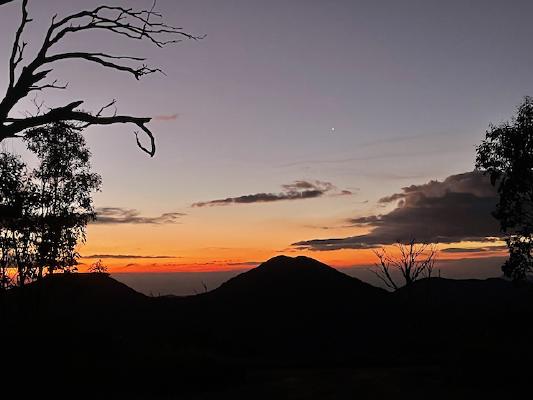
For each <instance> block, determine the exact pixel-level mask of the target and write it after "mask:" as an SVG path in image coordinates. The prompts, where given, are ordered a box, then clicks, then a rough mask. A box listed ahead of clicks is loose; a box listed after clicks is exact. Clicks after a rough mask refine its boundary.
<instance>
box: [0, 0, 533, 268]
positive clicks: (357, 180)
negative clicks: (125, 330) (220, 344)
mask: <svg viewBox="0 0 533 400" xmlns="http://www.w3.org/2000/svg"><path fill="white" fill-rule="evenodd" d="M100 3H101V1H92V0H84V1H81V0H74V1H65V0H46V1H36V0H33V1H31V0H30V6H29V11H30V16H31V17H32V18H33V19H34V22H32V23H31V25H30V28H29V29H28V32H27V36H26V39H27V41H28V42H29V43H30V45H29V48H28V51H27V54H28V57H29V54H31V50H32V49H34V47H32V45H35V43H38V42H39V41H40V38H41V37H42V33H43V30H44V29H46V26H47V24H48V22H49V20H50V18H51V15H53V14H55V13H58V14H60V15H64V14H65V13H69V12H73V11H78V10H80V9H83V8H91V7H93V6H97V5H100ZM111 3H113V4H123V5H128V6H133V7H141V8H146V7H148V8H149V7H150V5H151V1H149V0H135V1H128V2H124V1H122V2H121V1H112V2H111ZM111 3H110V4H111ZM158 8H159V9H160V11H161V12H163V14H164V15H165V20H166V21H167V22H168V23H170V24H173V25H177V26H181V27H183V28H184V29H185V30H186V31H188V32H190V33H194V34H198V35H204V34H205V35H207V36H206V37H205V38H204V39H203V40H200V41H196V42H194V41H188V42H183V43H180V44H178V45H176V46H171V47H167V48H164V49H157V48H154V47H152V46H150V45H148V44H146V43H141V42H138V41H127V40H122V39H120V38H115V37H113V36H110V35H106V34H102V33H98V34H94V33H93V34H89V35H87V34H83V35H72V36H71V37H70V39H69V40H68V41H66V42H65V47H64V48H65V49H77V50H80V49H87V50H93V51H103V50H105V51H111V52H114V53H115V54H128V55H136V56H145V57H147V58H148V59H149V61H150V63H151V64H153V65H157V66H160V67H162V68H163V69H164V71H165V72H166V74H167V76H163V75H153V76H148V77H146V78H145V79H143V80H142V81H140V82H137V81H135V80H134V79H133V78H132V77H130V76H127V75H124V74H121V73H118V72H115V71H109V70H105V69H102V68H99V67H96V66H94V65H90V64H86V63H80V62H70V63H68V62H65V63H62V64H58V66H57V68H56V70H55V75H54V76H55V77H57V78H59V79H60V80H61V81H65V82H66V81H68V82H69V88H68V90H66V91H59V92H58V91H56V92H48V93H46V94H45V97H44V99H46V104H47V105H49V106H54V105H60V104H65V102H67V101H69V100H77V99H85V100H86V106H85V107H86V108H87V109H98V108H99V107H100V106H101V105H103V104H106V103H108V102H109V101H110V100H112V99H113V98H116V99H117V105H118V109H119V112H120V113H130V114H133V115H139V116H154V117H158V118H155V119H154V121H153V122H152V124H151V127H152V130H153V131H154V132H155V134H156V136H157V145H158V150H157V154H156V156H155V157H154V158H153V159H150V158H149V157H147V156H146V155H145V154H144V153H142V152H141V151H139V150H138V149H137V147H136V145H135V141H134V136H133V135H132V131H133V128H132V127H130V126H118V125H117V126H112V127H105V128H101V127H93V128H90V129H88V130H87V134H86V137H87V140H88V143H89V145H90V147H91V150H92V152H93V154H94V157H93V166H94V169H95V170H96V171H97V172H99V173H100V174H101V175H102V177H103V181H104V185H103V191H102V192H101V193H99V194H97V195H96V198H95V202H96V206H97V207H112V208H116V209H127V210H137V212H138V214H137V217H141V218H137V219H136V220H135V221H136V222H137V223H121V224H119V223H108V224H93V225H91V226H90V227H89V235H88V241H87V243H86V245H84V246H83V247H82V248H81V253H82V254H84V255H115V256H117V255H123V256H124V255H135V256H152V257H153V256H169V257H170V258H167V259H162V258H152V259H140V258H131V257H130V258H123V257H122V258H106V257H104V259H105V260H104V261H105V262H106V263H108V264H109V265H110V266H111V267H112V270H113V271H121V272H128V271H131V272H140V271H144V272H145V271H159V272H161V271H206V270H209V271H213V270H222V271H224V270H233V269H239V268H249V266H250V265H254V264H255V263H257V262H259V261H263V260H265V259H267V258H269V257H271V256H273V255H277V254H279V253H280V252H285V253H288V254H306V255H311V256H313V257H315V258H318V259H320V260H322V261H325V262H328V263H330V264H331V265H334V266H353V265H359V264H366V265H368V264H371V263H372V261H373V255H372V252H371V250H353V249H352V250H349V249H342V250H335V251H310V250H306V249H298V248H295V247H294V246H292V247H291V244H293V243H296V242H301V241H308V240H312V239H329V238H343V237H350V236H354V235H361V234H364V233H365V232H367V231H368V230H369V228H368V227H366V228H365V227H364V226H354V225H353V224H349V223H347V221H348V220H353V219H357V218H361V217H365V216H371V215H380V214H386V213H387V212H390V211H392V210H394V208H395V207H397V205H396V204H394V203H393V204H388V205H386V206H385V207H384V206H383V205H382V204H381V205H380V204H379V203H378V200H379V199H380V198H382V197H385V196H390V195H392V194H395V193H401V192H402V188H403V187H407V186H410V185H422V184H425V183H427V182H429V181H431V180H434V179H437V180H439V181H443V180H444V179H446V178H447V177H448V176H450V175H454V174H459V173H463V172H467V171H471V170H472V169H473V164H474V153H475V145H476V144H478V143H479V142H480V140H481V138H482V136H483V134H484V131H485V129H486V128H487V127H488V125H489V123H491V122H493V123H499V122H501V121H503V120H506V119H508V118H509V117H510V116H511V115H512V113H513V111H514V109H515V107H516V106H517V105H518V104H519V103H520V102H521V100H522V98H523V96H525V95H528V94H532V93H533V74H531V66H532V65H533V52H532V51H530V49H531V43H530V38H531V37H532V35H533V25H532V24H531V22H530V16H531V15H532V13H533V3H532V2H530V1H518V0H517V1H481V0H480V1H464V0H463V1H446V2H443V1H431V0H424V1H412V0H409V1H402V2H398V1H348V0H328V1H318V0H305V1H304V0H284V1H281V0H270V1H259V0H222V1H221V0H210V1H209V0H179V1H171V0H159V2H158ZM0 13H1V14H0V21H1V22H0V48H1V49H3V50H4V54H5V53H8V51H9V49H10V47H11V40H12V37H13V34H14V32H15V30H16V28H17V25H18V19H19V5H18V4H10V5H7V6H3V7H2V8H1V9H0ZM4 61H5V62H3V63H2V64H0V87H1V88H4V87H5V85H6V82H7V76H8V75H7V60H4ZM27 107H29V105H28V104H21V105H20V107H19V108H20V111H22V110H24V109H25V108H27ZM174 116H175V117H174ZM7 146H8V148H9V149H14V150H16V151H19V152H23V150H22V146H21V144H20V143H17V142H10V143H8V144H7ZM295 181H305V182H310V183H313V184H315V185H317V184H316V182H317V181H319V183H318V185H319V186H320V185H321V183H320V182H322V185H323V183H324V182H328V183H331V184H332V185H334V188H330V189H327V190H325V191H324V194H323V195H321V196H319V197H317V198H310V199H300V200H285V201H276V202H270V203H256V204H231V205H225V206H212V207H191V205H192V204H194V203H198V202H209V201H212V200H219V199H226V198H231V197H238V196H242V195H252V194H258V193H275V194H276V193H277V194H279V193H281V194H282V195H283V193H286V190H285V191H284V189H283V187H282V186H283V185H288V184H291V183H294V182H295ZM321 188H324V186H321ZM343 190H344V191H349V192H351V195H347V194H345V195H341V192H342V191H343ZM116 211H117V210H115V214H116ZM166 213H183V214H185V215H182V216H177V215H175V216H173V218H170V220H169V219H167V220H164V219H163V220H161V219H155V220H154V219H153V218H156V217H158V216H161V215H162V214H166ZM128 215H130V216H131V215H132V214H131V213H130V214H128ZM145 217H149V218H152V219H146V218H145ZM143 218H144V219H143ZM489 218H490V217H489ZM161 221H163V223H157V224H156V223H153V222H161ZM150 222H152V223H150ZM170 222H174V223H170ZM325 228H327V229H325ZM496 244H498V243H496ZM444 247H451V248H457V247H470V248H479V247H480V244H479V243H477V242H472V243H455V244H452V245H449V244H446V246H444ZM489 250H491V249H489ZM481 253H483V256H486V255H490V256H493V255H495V254H494V252H492V251H486V250H484V251H476V252H474V251H470V252H466V253H460V252H457V251H450V252H448V253H444V254H443V257H444V258H446V257H448V258H473V257H474V258H475V257H481ZM85 262H86V263H89V262H91V260H85Z"/></svg>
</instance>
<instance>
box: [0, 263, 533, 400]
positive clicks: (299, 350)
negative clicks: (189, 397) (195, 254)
mask: <svg viewBox="0 0 533 400" xmlns="http://www.w3.org/2000/svg"><path fill="white" fill-rule="evenodd" d="M532 314H533V290H532V288H531V285H524V286H522V287H515V286H514V285H513V284H512V283H511V282H508V281H505V280H502V279H488V280H451V279H443V278H431V279H422V280H420V281H417V282H415V283H414V284H413V285H412V286H411V287H409V288H401V289H399V290H398V291H396V292H393V293H391V292H387V291H385V290H383V289H380V288H376V287H373V286H371V285H369V284H367V283H364V282H362V281H360V280H358V279H355V278H352V277H350V276H348V275H346V274H344V273H342V272H340V271H337V270H335V269H334V268H331V267H329V266H327V265H325V264H323V263H321V262H319V261H317V260H314V259H311V258H308V257H287V256H278V257H274V258H272V259H270V260H268V261H266V262H264V263H263V264H261V265H260V266H258V267H256V268H254V269H251V270H249V271H247V272H244V273H242V274H240V275H238V276H236V277H234V278H232V279H230V280H229V281H227V282H226V283H224V284H222V285H221V286H220V287H219V288H217V289H215V290H213V291H211V292H207V293H204V294H199V295H195V296H187V297H167V296H165V297H148V296H145V295H142V294H140V293H138V292H136V291H134V290H132V289H130V288H129V287H127V286H126V285H124V284H122V283H120V282H118V281H116V280H115V279H113V278H112V277H110V276H109V275H107V274H57V275H53V276H47V277H46V278H44V279H43V280H42V281H39V282H35V283H32V284H29V285H27V286H26V287H24V288H19V289H14V290H11V291H9V292H7V293H4V294H3V295H2V296H0V317H1V318H0V320H1V321H2V324H3V325H2V326H3V329H2V330H0V338H1V339H2V341H3V343H20V344H23V345H22V346H6V347H5V348H4V356H5V357H6V360H11V364H10V365H11V366H12V367H13V368H14V369H15V370H24V368H28V366H29V365H31V367H32V368H35V369H36V370H39V371H54V374H59V375H61V376H62V377H63V379H65V381H69V382H71V383H75V384H76V385H78V387H82V386H81V385H83V384H84V383H83V382H84V380H85V379H86V377H88V376H91V377H93V379H95V381H92V382H91V388H92V389H91V390H93V392H94V393H93V394H95V395H96V394H97V393H101V392H102V390H103V389H102V388H104V387H105V388H107V387H111V388H114V389H116V390H117V392H116V393H115V392H109V394H110V397H113V395H116V397H117V398H124V397H126V398H138V397H135V396H140V398H157V397H153V392H154V390H157V391H159V392H160V393H161V398H173V395H174V394H175V393H185V392H194V391H196V390H198V388H202V390H204V389H205V390H217V389H220V388H221V387H223V386H224V385H230V386H231V385H241V384H242V383H243V382H244V383H246V384H247V385H250V388H251V389H250V390H251V392H250V393H252V394H253V396H251V397H254V398H262V397H261V394H262V389H261V388H262V387H270V388H272V387H278V385H279V388H280V389H279V390H280V392H276V393H277V394H278V395H277V396H274V398H277V397H283V396H281V395H280V394H279V393H281V392H282V391H283V390H284V389H283V388H285V387H286V385H288V382H296V381H294V380H291V379H292V378H291V377H292V374H293V371H294V370H293V368H294V367H298V368H309V369H313V370H315V371H318V372H317V379H320V377H321V376H322V374H323V371H325V370H327V369H331V371H332V372H331V376H332V377H333V376H336V372H335V371H340V370H341V369H342V370H343V371H344V370H345V368H354V369H356V370H358V371H367V372H364V373H363V374H362V375H359V373H357V374H355V375H351V376H352V377H351V378H349V379H353V382H352V381H351V380H350V381H349V382H348V383H346V382H345V383H346V384H348V385H351V386H349V387H351V388H353V390H354V392H353V393H358V391H357V390H358V389H357V388H359V387H360V385H370V386H367V388H368V393H370V394H373V393H375V391H376V389H379V388H382V386H383V385H382V383H381V381H380V382H377V381H376V382H377V383H375V385H374V383H372V384H370V383H369V382H370V381H368V380H367V378H366V377H365V376H367V375H365V374H370V375H368V376H374V375H373V374H374V373H377V372H375V371H377V370H376V368H385V370H383V369H382V371H384V372H383V374H384V375H383V379H385V377H387V376H390V377H392V376H396V374H397V373H400V374H403V376H405V377H411V372H412V371H414V370H413V369H412V368H422V369H421V371H422V372H423V374H426V375H421V376H420V378H418V377H417V381H416V382H415V383H416V385H418V384H421V385H422V386H420V387H421V388H423V387H428V388H432V387H435V382H437V381H438V382H440V383H443V382H446V384H448V383H449V382H453V385H455V386H451V387H452V389H453V388H454V387H455V388H456V389H457V391H456V393H463V392H464V390H470V389H471V388H475V390H476V392H477V391H479V390H482V391H484V393H493V392H495V391H497V390H502V393H506V391H507V390H508V385H506V382H511V381H512V382H529V377H530V374H529V372H528V371H529V369H522V368H521V367H520V366H521V365H522V364H521V363H522V362H523V361H524V360H528V359H530V358H531V357H533V350H531V346H530V340H531V337H533V322H532V321H533V320H531V318H530V315H532ZM36 338H38V340H39V343H42V344H43V345H39V346H27V345H26V343H34V341H35V340H36ZM44 344H48V345H44ZM513 348H516V349H520V351H512V349H513ZM265 368H267V369H272V370H275V371H277V372H276V373H279V374H280V375H279V376H280V380H279V381H277V382H276V383H275V384H274V383H273V382H272V381H270V379H271V378H270V377H269V376H262V377H261V378H257V379H258V380H254V379H256V378H254V376H257V375H254V374H256V373H259V371H263V370H264V369H265ZM361 368H363V369H361ZM366 368H369V369H368V370H366ZM373 371H374V372H373ZM294 373H298V372H294ZM417 376H418V375H417ZM21 377H23V376H22V375H21ZM36 379H37V378H36ZM309 379H310V380H306V381H305V384H304V383H303V382H304V381H302V383H301V384H299V383H294V384H295V385H296V386H297V388H298V390H299V389H300V387H302V388H303V387H307V386H308V385H312V384H313V383H314V378H313V379H311V378H309ZM332 379H333V378H332ZM343 379H344V378H343ZM387 379H389V378H387ZM418 380H420V381H418ZM38 381H39V385H35V388H38V390H39V392H42V391H43V387H47V388H49V389H50V390H51V393H53V392H54V390H56V381H55V380H49V379H48V375H47V374H39V377H38ZM117 382H128V385H129V386H127V387H124V385H117ZM154 382H157V385H156V386H154ZM338 382H339V381H337V380H335V379H333V380H332V381H331V385H332V386H333V387H335V384H337V383H338ZM343 382H344V381H343ZM499 382H501V385H500V384H499ZM340 383H341V384H344V383H342V382H340ZM411 383H412V379H410V378H409V379H406V380H405V382H397V381H394V380H393V383H392V385H393V387H403V390H407V391H409V390H411V389H412V387H411V386H410V385H411ZM269 385H270V386H269ZM272 385H274V386H272ZM373 385H374V386H373ZM395 385H399V386H395ZM402 385H403V386H402ZM416 385H415V386H416ZM424 385H426V386H424ZM417 387H418V386H417ZM106 390H107V389H106ZM420 390H422V389H420ZM454 390H455V389H454ZM452 392H453V391H452ZM452 392H450V393H452ZM433 394H435V393H432V397H435V396H433ZM167 395H168V396H167ZM174 397H175V396H174ZM249 397H250V396H247V397H246V398H249ZM388 397H389V396H386V397H385V398H388ZM184 398H186V397H184ZM193 398H196V397H193ZM235 398H237V397H235ZM263 398H265V397H263ZM266 398H269V397H268V396H266ZM270 398H272V397H270ZM345 398H353V397H345ZM368 398H375V397H372V396H370V397H368ZM435 398H438V396H437V397H435ZM441 398H457V397H454V396H452V395H449V393H444V394H443V396H442V397H441Z"/></svg>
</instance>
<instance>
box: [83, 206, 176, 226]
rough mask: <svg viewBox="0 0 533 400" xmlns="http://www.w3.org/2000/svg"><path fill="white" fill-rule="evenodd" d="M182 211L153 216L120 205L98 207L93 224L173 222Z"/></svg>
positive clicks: (158, 223)
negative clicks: (143, 214) (146, 215)
mask: <svg viewBox="0 0 533 400" xmlns="http://www.w3.org/2000/svg"><path fill="white" fill-rule="evenodd" d="M184 215H185V214H184V213H178V212H171V213H164V214H161V215H159V216H155V217H145V216H141V215H140V212H139V211H138V210H135V209H129V208H122V207H100V208H97V209H96V221H94V222H93V223H95V224H157V225H160V224H175V223H178V221H179V219H180V218H181V217H183V216H184Z"/></svg>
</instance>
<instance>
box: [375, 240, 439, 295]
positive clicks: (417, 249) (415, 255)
mask: <svg viewBox="0 0 533 400" xmlns="http://www.w3.org/2000/svg"><path fill="white" fill-rule="evenodd" d="M394 247H395V249H396V250H397V252H398V253H399V254H398V256H391V255H389V254H388V253H387V251H386V250H385V249H380V250H376V251H374V254H375V255H376V257H377V258H378V260H379V263H377V264H375V266H376V269H374V270H372V272H373V273H374V274H375V275H376V276H377V277H378V278H379V279H380V280H381V281H382V282H383V283H384V284H385V285H386V286H387V287H388V288H390V289H393V290H397V289H398V287H399V285H398V284H397V283H396V281H395V279H394V277H393V276H392V270H397V271H398V272H399V273H400V275H401V277H402V279H403V281H404V285H405V286H409V285H411V284H412V283H414V282H415V281H416V280H418V279H420V278H421V277H428V278H429V277H431V274H432V272H433V268H434V266H435V261H436V258H437V253H438V249H437V247H436V246H435V245H430V244H428V243H418V244H417V243H416V241H415V240H414V239H413V240H411V241H410V242H408V243H407V244H403V243H400V242H398V243H396V244H395V245H394Z"/></svg>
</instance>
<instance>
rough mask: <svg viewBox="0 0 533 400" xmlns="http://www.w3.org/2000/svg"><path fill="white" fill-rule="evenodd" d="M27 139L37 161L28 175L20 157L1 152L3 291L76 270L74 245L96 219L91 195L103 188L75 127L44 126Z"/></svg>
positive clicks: (27, 136) (62, 125) (0, 205)
mask: <svg viewBox="0 0 533 400" xmlns="http://www.w3.org/2000/svg"><path fill="white" fill-rule="evenodd" d="M26 141H27V144H28V149H29V150H31V151H32V152H34V153H35V155H36V156H37V157H38V160H39V162H38V165H37V167H36V168H34V169H33V170H31V171H29V170H28V168H27V167H26V166H25V164H24V163H23V162H22V160H21V158H20V157H19V156H15V155H13V154H9V153H7V152H5V151H4V152H2V153H0V172H1V174H2V175H1V176H2V183H1V186H0V190H1V191H0V196H1V197H0V211H1V213H0V251H1V253H0V262H1V270H0V271H1V273H2V277H1V281H2V287H3V288H8V287H10V286H13V285H15V284H16V285H18V286H23V285H24V284H25V283H27V282H29V281H32V280H34V279H40V278H42V277H43V275H44V273H48V274H53V273H54V271H58V270H59V271H63V272H71V271H74V270H75V269H76V265H77V258H78V256H79V255H78V253H77V251H76V245H77V244H78V242H79V241H84V240H85V229H86V226H87V223H88V222H89V221H91V220H93V219H94V218H95V212H94V208H93V202H92V193H93V192H94V191H96V190H99V188H100V184H101V179H100V176H99V175H98V174H95V173H92V172H91V171H90V163H89V159H90V152H89V150H88V149H87V147H86V144H85V140H84V138H83V136H82V134H81V131H80V130H79V129H75V128H74V127H72V126H69V125H65V124H55V125H49V126H44V127H40V128H37V129H35V130H32V131H31V132H29V133H28V134H27V135H26Z"/></svg>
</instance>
